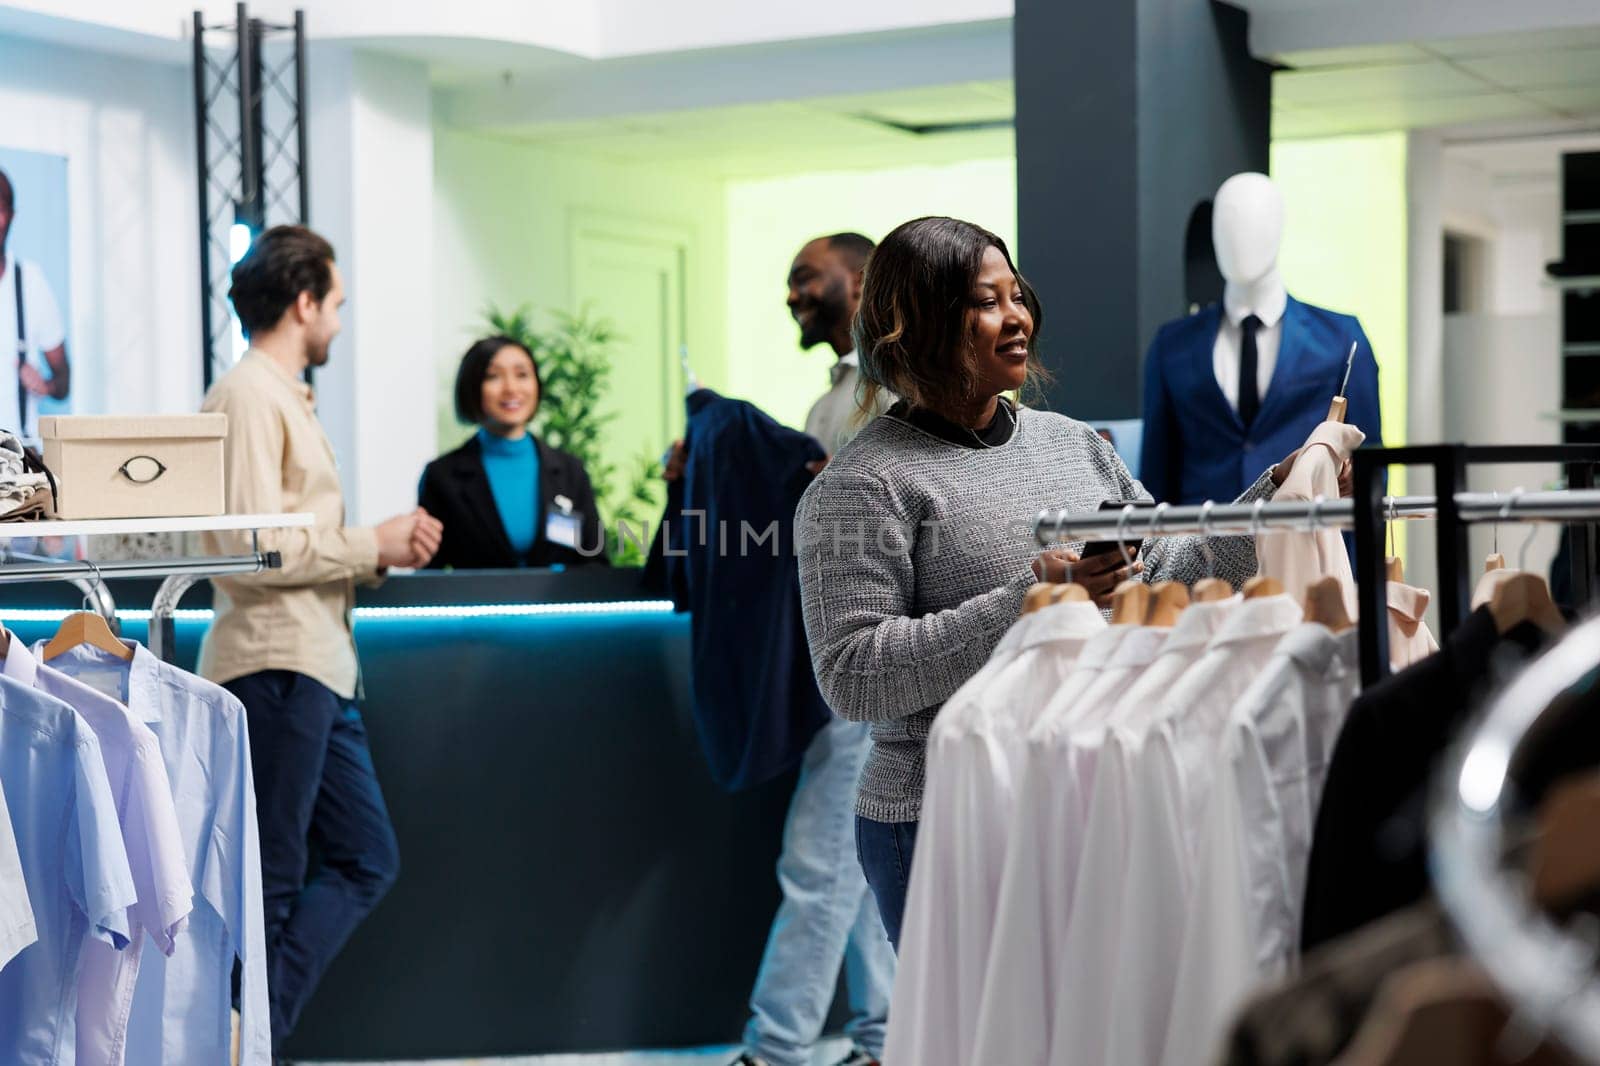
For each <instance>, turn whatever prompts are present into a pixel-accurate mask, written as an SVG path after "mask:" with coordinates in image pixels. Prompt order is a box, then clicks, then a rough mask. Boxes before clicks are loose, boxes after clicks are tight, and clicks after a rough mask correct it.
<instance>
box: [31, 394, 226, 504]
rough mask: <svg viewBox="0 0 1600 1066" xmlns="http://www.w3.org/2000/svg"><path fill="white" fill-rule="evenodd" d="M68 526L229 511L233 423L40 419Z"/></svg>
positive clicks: (207, 418)
mask: <svg viewBox="0 0 1600 1066" xmlns="http://www.w3.org/2000/svg"><path fill="white" fill-rule="evenodd" d="M39 435H40V437H42V438H43V439H44V465H45V466H47V467H49V468H50V472H51V473H52V474H54V475H55V477H56V482H57V491H56V513H57V514H58V515H59V517H61V518H63V519H84V518H182V517H191V516H196V515H220V514H222V513H223V512H224V511H225V510H226V507H227V496H226V490H225V486H224V483H223V470H222V444H223V438H225V437H226V436H227V435H228V416H227V415H224V414H197V415H147V416H133V417H129V416H124V415H55V416H47V417H44V418H41V419H39Z"/></svg>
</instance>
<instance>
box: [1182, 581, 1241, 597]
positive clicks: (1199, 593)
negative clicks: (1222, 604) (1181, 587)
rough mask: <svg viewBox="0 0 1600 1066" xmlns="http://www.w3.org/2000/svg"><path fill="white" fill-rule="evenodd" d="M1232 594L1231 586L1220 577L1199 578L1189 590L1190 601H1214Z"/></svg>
mask: <svg viewBox="0 0 1600 1066" xmlns="http://www.w3.org/2000/svg"><path fill="white" fill-rule="evenodd" d="M1232 595H1233V586H1232V585H1230V584H1228V583H1227V582H1226V581H1224V580H1222V579H1221V578H1220V577H1206V578H1201V579H1200V580H1199V581H1196V582H1195V583H1194V588H1193V589H1191V590H1190V592H1189V599H1190V602H1192V603H1215V602H1217V601H1218V600H1225V599H1227V598H1228V597H1229V596H1232Z"/></svg>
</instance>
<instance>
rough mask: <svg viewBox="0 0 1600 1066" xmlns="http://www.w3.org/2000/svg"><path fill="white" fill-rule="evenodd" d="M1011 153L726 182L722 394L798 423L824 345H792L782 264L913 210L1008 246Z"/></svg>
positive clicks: (822, 364)
mask: <svg viewBox="0 0 1600 1066" xmlns="http://www.w3.org/2000/svg"><path fill="white" fill-rule="evenodd" d="M1016 182H1017V167H1016V160H1015V159H1014V158H1010V157H1007V158H998V159H975V160H971V161H969V162H963V163H951V164H942V165H930V166H917V167H904V168H897V169H889V170H867V171H841V172H836V173H817V174H803V175H797V176H792V177H783V178H774V179H769V180H761V181H736V182H730V183H729V185H728V190H727V226H726V232H727V240H728V253H727V264H728V276H727V282H726V289H725V297H724V298H725V299H726V301H727V331H728V332H727V337H728V340H727V352H728V380H727V385H728V389H729V391H730V392H731V393H732V394H733V395H736V396H740V397H743V398H745V399H748V400H751V401H753V402H754V403H756V404H758V405H759V406H760V407H762V408H763V409H764V410H766V411H767V412H769V413H770V414H772V416H773V417H775V418H777V419H778V420H779V421H781V422H785V423H787V424H789V425H793V426H799V425H801V424H803V423H804V421H805V416H806V411H807V410H808V409H809V408H810V406H811V404H812V402H813V401H814V400H816V398H817V397H818V396H819V395H821V393H822V392H823V391H824V390H825V389H826V388H827V383H828V373H827V372H828V367H829V366H831V365H832V363H833V358H834V357H833V349H831V348H829V347H827V346H819V347H817V348H813V349H811V350H810V351H809V352H802V351H801V350H800V347H799V343H798V341H799V331H798V330H797V328H796V327H795V324H794V320H793V319H792V318H790V317H789V311H788V308H787V307H786V306H785V305H784V298H785V296H786V295H787V291H788V290H787V278H788V275H789V264H790V262H791V261H792V260H793V259H794V254H795V252H797V251H799V250H800V246H801V245H803V244H804V243H805V242H806V241H808V240H810V239H811V238H812V237H816V236H820V235H822V234H825V233H834V232H838V231H840V230H857V231H859V232H861V233H865V234H866V235H867V236H869V237H871V238H872V239H873V240H878V239H880V238H881V237H882V236H883V235H884V234H885V233H887V232H888V231H889V230H891V229H893V228H894V227H895V226H896V225H898V224H899V223H901V222H905V221H906V220H908V219H912V218H916V217H918V216H919V215H953V216H955V217H957V218H964V219H967V220H969V221H971V222H976V223H978V224H979V225H981V226H985V227H987V228H989V229H991V230H993V231H994V232H996V233H998V234H999V235H1000V236H1001V237H1003V238H1004V239H1005V240H1006V242H1007V243H1008V244H1009V245H1011V248H1012V251H1013V254H1015V251H1016V229H1017V195H1016Z"/></svg>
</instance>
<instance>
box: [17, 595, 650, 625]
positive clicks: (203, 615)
mask: <svg viewBox="0 0 1600 1066" xmlns="http://www.w3.org/2000/svg"><path fill="white" fill-rule="evenodd" d="M73 613H76V612H74V611H71V610H67V609H65V608H59V607H57V608H48V609H40V608H25V607H24V608H13V609H4V608H0V622H6V621H15V622H59V621H61V620H62V619H63V618H65V617H66V616H67V615H69V614H73ZM671 613H672V601H671V600H616V601H612V602H606V603H485V604H464V605H442V606H430V607H357V608H356V609H355V618H356V620H357V621H367V620H378V619H386V618H549V617H561V616H563V615H569V616H574V617H576V616H585V615H630V614H640V615H646V614H671ZM117 617H118V618H120V619H122V620H123V621H127V622H148V621H149V620H150V611H149V609H148V608H131V609H129V610H123V611H118V612H117ZM172 617H173V620H174V621H178V622H209V621H211V619H212V617H213V612H212V611H211V610H210V609H209V608H183V607H180V608H178V609H177V610H176V611H174V612H172Z"/></svg>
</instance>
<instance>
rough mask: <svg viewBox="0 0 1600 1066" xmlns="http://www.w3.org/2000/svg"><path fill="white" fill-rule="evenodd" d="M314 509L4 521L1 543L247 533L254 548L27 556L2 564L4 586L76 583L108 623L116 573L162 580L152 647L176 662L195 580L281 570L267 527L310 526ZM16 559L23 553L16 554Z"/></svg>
mask: <svg viewBox="0 0 1600 1066" xmlns="http://www.w3.org/2000/svg"><path fill="white" fill-rule="evenodd" d="M312 522H313V518H312V516H311V515H310V514H279V515H219V516H216V517H211V518H188V519H170V518H169V519H118V520H101V521H87V522H64V521H48V522H26V523H23V522H15V523H7V524H0V543H3V542H5V541H10V540H17V539H22V538H32V537H41V536H61V537H70V536H95V535H108V534H128V533H197V532H249V534H250V547H251V551H250V552H249V553H248V554H243V555H217V556H185V557H181V558H175V559H155V560H147V559H130V560H116V561H108V562H103V563H96V562H92V561H89V560H81V559H64V560H48V559H41V558H39V557H36V556H25V557H24V558H25V559H26V560H27V561H25V562H4V563H0V584H17V583H21V582H27V581H70V582H72V583H73V584H75V585H77V586H78V587H79V588H81V589H83V591H84V596H85V598H86V600H87V601H89V602H90V603H92V604H93V608H94V610H95V611H96V612H97V613H98V614H100V615H101V616H103V617H104V618H105V619H106V621H107V622H108V623H112V622H115V619H116V602H115V600H113V599H112V596H111V593H110V591H109V590H108V589H107V588H106V585H105V582H106V581H107V580H108V579H114V578H154V577H159V578H162V579H163V580H162V582H161V585H160V587H159V588H157V590H156V594H155V598H154V599H153V600H152V601H151V604H150V623H149V630H148V633H147V637H146V646H147V647H149V649H150V651H151V652H152V653H153V654H155V655H156V656H157V657H158V658H160V659H162V660H163V661H166V662H171V661H173V654H174V645H175V631H174V629H173V622H172V618H173V612H174V611H175V610H176V609H177V606H178V601H179V600H180V599H182V597H183V594H184V593H185V592H187V591H188V590H189V589H190V587H192V586H193V585H194V583H195V582H196V581H199V580H201V579H203V578H210V577H227V576H231V575H235V574H255V573H260V572H261V571H263V570H277V569H280V568H281V567H282V566H283V556H282V555H281V554H280V553H279V552H276V551H263V550H262V548H261V531H262V530H263V529H292V528H305V527H309V526H310V525H311V524H312ZM12 557H13V558H15V557H17V556H15V555H12Z"/></svg>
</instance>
